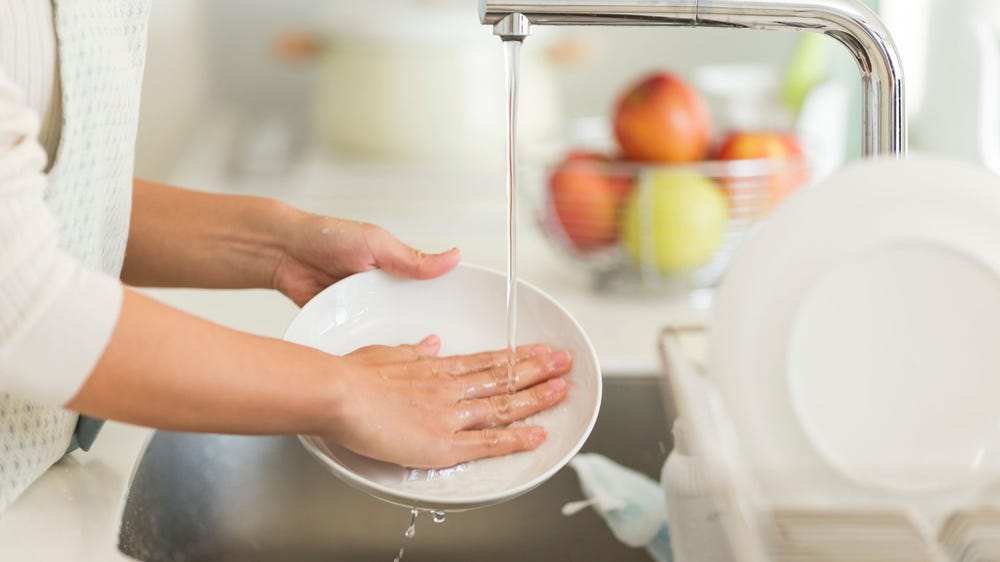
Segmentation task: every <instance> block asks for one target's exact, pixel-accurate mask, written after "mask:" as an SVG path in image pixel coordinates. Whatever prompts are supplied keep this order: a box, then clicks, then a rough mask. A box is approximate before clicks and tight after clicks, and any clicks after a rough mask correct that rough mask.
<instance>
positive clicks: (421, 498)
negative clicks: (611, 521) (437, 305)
mask: <svg viewBox="0 0 1000 562" xmlns="http://www.w3.org/2000/svg"><path fill="white" fill-rule="evenodd" d="M459 270H469V271H477V272H480V273H485V274H488V275H492V276H497V277H503V278H506V276H507V274H506V273H504V272H501V271H498V270H496V269H493V268H490V267H486V266H482V265H478V264H471V263H466V262H461V263H459V264H458V265H457V266H456V267H455V268H454V269H452V270H451V271H449V272H448V273H445V274H444V275H445V276H446V275H449V274H451V273H453V272H456V271H459ZM373 275H375V276H377V275H387V276H390V277H391V278H393V279H399V280H401V281H411V280H410V279H406V278H402V277H397V276H394V275H392V274H390V273H388V272H386V271H384V270H381V269H373V270H370V271H365V272H361V273H356V274H353V275H350V276H348V277H345V278H344V279H341V280H340V281H337V282H336V283H333V284H331V285H330V286H328V287H327V288H325V289H323V290H322V291H320V292H319V293H317V295H316V296H315V297H313V298H312V299H310V300H309V302H307V303H306V304H305V305H303V306H302V308H301V309H300V310H299V312H298V313H297V314H296V315H295V318H293V319H292V321H291V322H290V323H289V326H288V328H287V329H286V330H285V333H284V335H283V336H282V339H283V340H284V341H292V340H289V339H288V337H289V333H290V332H291V331H292V328H293V327H294V326H295V324H296V322H297V321H298V320H299V318H300V317H301V316H302V314H303V312H304V311H305V310H306V308H307V307H309V305H310V304H312V303H313V302H315V301H317V299H318V298H319V297H320V296H321V295H322V294H323V293H326V292H327V291H333V290H335V289H334V287H337V286H338V285H340V284H341V283H343V282H345V281H347V280H349V279H352V278H355V277H358V276H373ZM434 280H435V279H421V280H412V281H420V282H433V281H434ZM355 282H356V281H355ZM517 283H518V285H519V287H524V288H528V289H530V290H531V291H533V292H534V293H536V294H537V295H538V296H539V297H541V298H542V299H543V300H545V301H547V302H548V303H549V304H551V305H553V306H554V307H555V308H556V310H558V311H559V312H561V313H562V314H563V315H564V316H565V317H566V318H567V319H568V320H569V321H570V323H571V324H572V325H573V326H574V327H575V328H576V330H577V331H578V332H579V333H580V334H581V335H582V336H583V341H584V343H585V344H586V349H587V351H588V352H589V355H590V360H591V362H592V363H593V365H594V366H595V368H596V373H597V380H596V385H595V388H596V392H595V396H594V407H593V411H592V412H591V414H590V419H589V420H588V421H587V427H586V429H585V430H584V431H583V433H582V434H581V435H580V438H579V439H578V440H577V442H576V443H575V444H574V445H573V446H572V447H571V448H570V450H569V451H568V452H567V453H566V454H565V455H563V456H562V457H561V458H560V459H559V461H558V462H556V463H554V464H553V465H552V466H550V467H549V468H548V469H546V470H545V471H543V472H542V473H541V474H539V475H537V476H535V477H534V478H532V479H530V480H528V481H527V482H523V483H521V484H518V485H517V486H513V487H510V488H507V489H505V490H503V491H502V492H493V493H488V494H478V495H471V496H466V497H461V498H456V497H453V496H440V495H435V494H410V493H405V492H404V491H403V490H399V489H396V488H392V487H389V486H386V485H384V484H381V483H379V482H375V481H373V480H371V479H368V478H366V477H364V476H363V475H361V474H359V473H357V472H354V471H351V470H348V469H347V468H346V467H345V466H344V465H342V464H341V463H339V462H336V461H334V459H333V458H331V457H330V455H327V454H326V453H325V452H324V451H323V449H324V448H326V440H325V439H323V438H322V437H319V436H316V435H299V436H298V437H299V442H300V443H302V445H303V446H304V447H305V449H306V450H307V451H309V453H310V454H312V455H313V456H314V457H316V459H317V460H319V461H320V462H322V463H323V464H324V465H326V466H327V467H328V468H330V469H331V471H332V472H333V473H334V474H335V475H337V477H339V478H340V479H341V480H342V481H344V482H346V483H347V484H350V485H351V486H353V487H355V488H357V489H359V490H362V491H364V492H366V493H368V494H370V495H374V496H376V497H378V498H379V499H382V500H384V501H387V502H390V503H394V504H397V505H401V506H404V507H411V508H413V509H433V508H441V509H443V510H452V511H454V510H464V509H473V508H477V507H485V506H487V505H493V504H497V503H501V502H504V501H507V500H511V499H514V498H516V497H518V496H520V495H522V494H524V493H526V492H528V491H530V490H532V489H534V488H536V487H538V486H539V485H541V484H542V483H543V482H545V481H546V480H548V479H549V478H551V477H552V476H553V475H554V474H555V473H556V472H558V471H559V470H561V469H562V468H563V467H564V466H565V465H566V464H568V463H569V461H570V460H571V459H572V458H573V457H574V456H576V454H577V453H578V452H579V451H580V449H581V448H583V445H584V444H585V443H586V442H587V439H588V438H589V437H590V434H591V432H592V431H593V429H594V425H595V424H596V423H597V416H598V415H599V413H600V410H601V402H602V399H603V393H604V384H603V376H604V375H603V372H602V370H601V364H600V361H599V358H598V356H597V350H596V349H595V348H594V344H593V342H592V341H591V340H590V338H589V337H588V336H587V333H586V332H585V331H584V329H583V327H582V326H581V325H580V323H579V322H578V321H577V319H576V318H575V317H574V316H573V315H572V314H570V312H569V311H568V310H566V308H565V307H564V306H563V305H561V304H560V303H559V302H558V301H556V300H555V299H554V298H552V296H551V295H549V294H548V293H547V292H545V291H543V290H542V289H541V288H539V287H538V286H537V285H534V284H532V283H530V282H528V281H525V280H523V279H521V278H518V280H517ZM293 343H299V342H293ZM348 450H349V449H348ZM352 452H353V451H352ZM529 452H530V451H529ZM355 454H358V453H355ZM362 456H363V455H362ZM471 462H474V461H471ZM405 500H413V501H405Z"/></svg>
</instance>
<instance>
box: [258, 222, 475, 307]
mask: <svg viewBox="0 0 1000 562" xmlns="http://www.w3.org/2000/svg"><path fill="white" fill-rule="evenodd" d="M460 257H461V256H460V254H459V251H458V250H457V249H454V248H453V249H451V250H448V251H447V252H443V253H440V254H425V253H423V252H421V251H419V250H416V249H414V248H411V247H410V246H407V245H406V244H403V243H402V242H400V241H399V240H397V239H396V238H395V237H394V236H392V235H391V234H389V233H388V232H386V231H384V230H382V229H381V228H379V227H377V226H375V225H372V224H367V223H360V222H354V221H348V220H342V219H335V218H332V217H323V216H318V215H303V216H302V217H301V218H299V219H298V220H297V221H296V224H295V228H294V229H293V231H292V235H291V237H290V239H289V240H288V242H287V246H286V247H285V250H284V253H283V254H282V256H281V258H280V259H279V260H278V264H277V266H276V267H275V269H274V273H273V275H272V286H273V287H274V288H275V289H277V290H279V291H281V292H282V293H284V294H285V295H287V296H288V297H289V298H290V299H292V300H293V301H294V302H295V304H297V305H299V306H302V305H304V304H305V303H307V302H309V299H311V298H313V297H314V296H316V294H317V293H319V292H320V291H322V290H323V289H325V288H327V287H328V286H330V285H331V284H332V283H335V282H337V281H339V280H340V279H343V278H344V277H347V276H348V275H352V274H354V273H360V272H362V271H368V270H370V269H375V268H380V269H384V270H386V271H388V272H389V273H392V274H394V275H399V276H400V277H409V278H413V279H430V278H433V277H438V276H440V275H443V274H445V273H447V272H448V271H451V269H452V268H454V267H455V266H456V265H458V261H459V259H460Z"/></svg>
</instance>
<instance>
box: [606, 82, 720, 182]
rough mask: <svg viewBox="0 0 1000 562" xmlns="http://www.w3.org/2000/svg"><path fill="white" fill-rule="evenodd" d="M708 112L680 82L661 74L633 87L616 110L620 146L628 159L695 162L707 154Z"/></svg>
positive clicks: (693, 90) (685, 85) (693, 93)
mask: <svg viewBox="0 0 1000 562" xmlns="http://www.w3.org/2000/svg"><path fill="white" fill-rule="evenodd" d="M711 128H712V127H711V121H710V119H709V116H708V108H707V107H706V105H705V102H704V101H703V100H702V99H701V96H700V95H699V94H698V92H697V91H696V90H695V89H694V88H692V87H691V86H689V85H688V84H687V82H685V81H684V80H682V79H681V78H679V77H677V76H675V75H672V74H667V73H664V72H657V73H654V74H651V75H649V76H647V77H645V78H643V79H642V80H641V81H639V82H638V83H637V84H635V85H634V86H632V87H630V88H629V89H628V90H627V91H626V92H625V94H624V95H623V96H622V97H621V99H620V100H619V101H618V104H617V105H616V107H615V111H614V129H615V137H616V138H617V139H618V144H619V145H621V148H622V151H623V152H624V153H625V157H626V158H628V159H629V160H638V161H651V162H694V161H697V160H702V159H704V158H705V155H706V154H707V153H708V148H709V140H710V136H711Z"/></svg>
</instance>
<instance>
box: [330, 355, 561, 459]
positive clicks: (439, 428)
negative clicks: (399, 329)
mask: <svg viewBox="0 0 1000 562" xmlns="http://www.w3.org/2000/svg"><path fill="white" fill-rule="evenodd" d="M440 347H441V342H440V340H439V339H438V338H437V337H436V336H428V337H427V338H425V339H424V340H423V341H421V342H420V343H418V344H415V345H401V346H396V347H389V346H370V347H364V348H361V349H358V350H357V351H355V352H353V353H351V354H348V355H346V356H343V357H341V358H339V361H340V365H339V366H340V367H341V368H340V369H338V371H339V373H338V377H337V380H338V382H337V385H338V389H337V392H336V395H337V396H338V398H337V403H336V406H335V407H334V409H333V410H334V411H335V412H336V419H335V420H334V422H333V424H332V427H331V428H330V430H329V431H327V432H325V433H324V435H323V436H324V437H325V438H329V439H331V440H333V441H335V442H336V443H338V444H340V445H341V446H343V447H345V448H347V449H350V450H352V451H354V452H356V453H359V454H362V455H365V456H368V457H372V458H375V459H378V460H382V461H387V462H392V463H396V464H400V465H403V466H407V467H413V468H442V467H448V466H454V465H456V464H460V463H463V462H466V461H471V460H475V459H479V458H484V457H495V456H500V455H506V454H509V453H514V452H518V451H526V450H530V449H534V448H535V447H537V446H538V445H540V444H541V443H542V442H543V441H544V440H545V438H546V432H545V429H544V428H542V427H540V426H524V427H516V428H511V427H507V426H508V425H510V424H511V423H513V422H516V421H520V420H523V419H524V418H526V417H528V416H531V415H532V414H536V413H538V412H541V411H543V410H545V409H547V408H550V407H552V406H554V405H555V404H557V403H559V402H560V401H562V400H563V399H564V398H565V397H566V393H567V391H568V384H567V382H566V380H565V379H564V378H563V375H565V374H566V373H568V372H569V370H570V368H571V366H572V358H571V357H570V354H569V353H568V352H566V351H553V350H551V349H550V348H549V347H548V346H546V345H531V346H524V347H520V348H518V349H517V350H516V364H515V368H514V381H513V383H514V386H515V387H516V389H517V391H516V392H514V393H508V391H507V382H508V381H507V379H508V354H507V351H506V350H502V351H490V352H484V353H477V354H472V355H461V356H453V357H438V356H437V354H438V351H439V350H440Z"/></svg>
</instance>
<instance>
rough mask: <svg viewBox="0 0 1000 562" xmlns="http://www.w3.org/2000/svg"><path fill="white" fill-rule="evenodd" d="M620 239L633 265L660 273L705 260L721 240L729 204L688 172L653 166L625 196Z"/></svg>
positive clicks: (708, 182) (692, 266)
mask: <svg viewBox="0 0 1000 562" xmlns="http://www.w3.org/2000/svg"><path fill="white" fill-rule="evenodd" d="M622 214H623V218H622V241H623V243H624V246H625V249H626V250H627V251H628V253H629V255H631V256H632V258H633V259H634V260H635V261H636V262H637V263H639V264H645V263H648V262H649V261H650V260H651V259H652V260H655V264H656V267H657V268H658V269H659V271H660V272H662V273H665V274H670V273H681V272H684V271H688V270H691V269H695V268H697V267H699V266H701V265H703V264H705V263H706V262H707V261H709V259H711V258H712V256H713V255H714V254H715V252H716V251H717V250H718V249H719V246H721V245H722V240H723V237H724V236H725V233H726V226H727V222H728V219H729V205H728V203H727V201H726V196H725V195H724V194H723V191H722V189H721V188H720V186H719V185H718V184H716V183H715V182H714V181H712V180H711V179H709V178H707V177H705V176H704V175H702V174H699V173H697V172H693V171H679V170H678V171H674V170H669V171H657V172H653V173H652V174H650V175H649V176H648V177H647V178H645V179H644V180H642V182H641V183H639V184H638V185H637V186H636V188H635V189H634V190H633V191H632V193H631V194H629V196H628V198H627V199H626V200H625V206H624V210H623V213H622Z"/></svg>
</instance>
